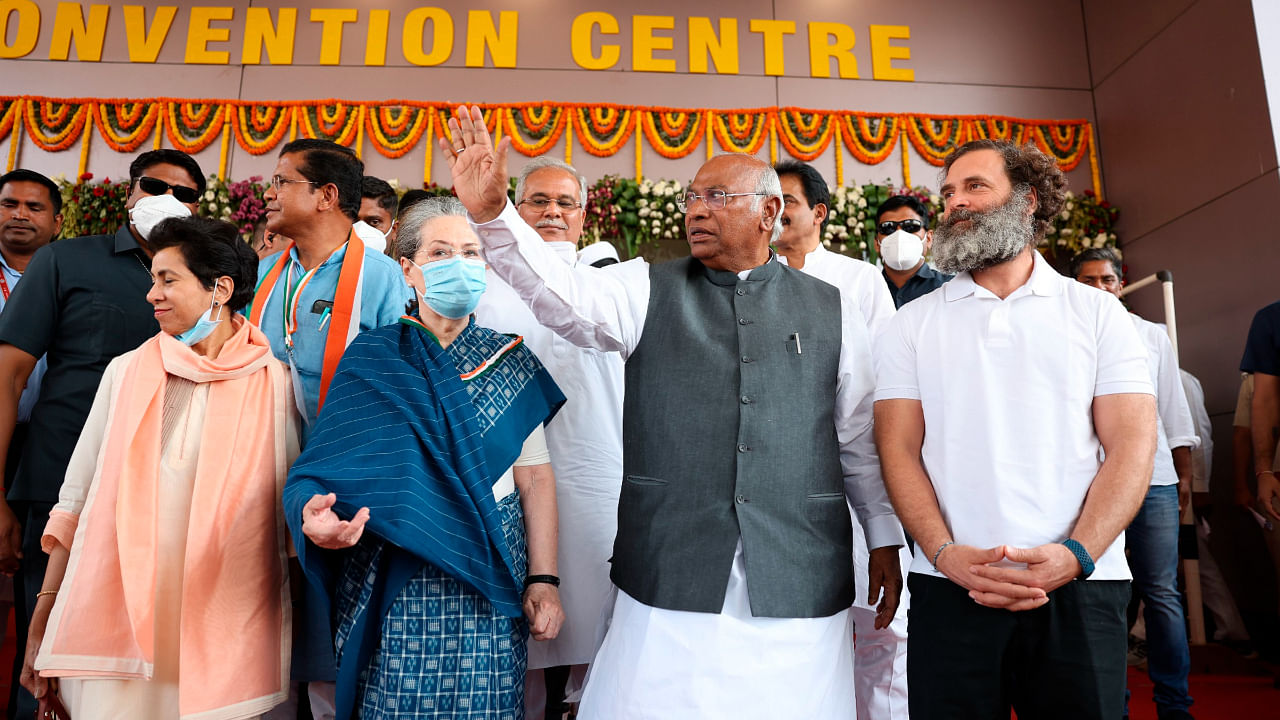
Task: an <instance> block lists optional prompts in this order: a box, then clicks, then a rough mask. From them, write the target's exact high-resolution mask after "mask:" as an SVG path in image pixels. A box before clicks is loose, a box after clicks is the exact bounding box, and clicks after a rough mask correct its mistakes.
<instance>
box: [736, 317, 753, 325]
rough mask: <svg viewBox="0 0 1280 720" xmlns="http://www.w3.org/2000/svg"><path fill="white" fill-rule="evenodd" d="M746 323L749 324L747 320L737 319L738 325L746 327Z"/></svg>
mask: <svg viewBox="0 0 1280 720" xmlns="http://www.w3.org/2000/svg"><path fill="white" fill-rule="evenodd" d="M748 322H750V321H749V320H747V319H746V318H738V324H739V325H746V324H747V323H748Z"/></svg>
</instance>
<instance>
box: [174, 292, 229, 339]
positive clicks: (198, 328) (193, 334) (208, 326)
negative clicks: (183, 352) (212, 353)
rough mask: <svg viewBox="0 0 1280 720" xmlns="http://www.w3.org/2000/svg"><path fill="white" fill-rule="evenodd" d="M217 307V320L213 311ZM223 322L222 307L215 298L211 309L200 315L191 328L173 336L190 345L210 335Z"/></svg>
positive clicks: (210, 306)
mask: <svg viewBox="0 0 1280 720" xmlns="http://www.w3.org/2000/svg"><path fill="white" fill-rule="evenodd" d="M215 309H216V310H217V311H218V319H217V320H214V319H213V311H214V310H215ZM221 322H222V309H221V308H219V307H218V301H217V300H214V301H213V303H212V304H210V305H209V309H208V310H205V311H204V314H203V315H201V316H200V319H199V320H197V321H196V324H195V325H192V326H191V329H190V330H187V331H186V332H184V333H179V334H177V335H174V336H173V337H174V338H175V339H177V340H178V342H180V343H182V344H184V345H186V346H187V347H190V346H192V345H195V344H196V343H198V342H200V341H201V340H203V339H205V338H207V337H209V335H210V334H212V333H213V331H214V330H216V329H217V327H218V324H219V323H221Z"/></svg>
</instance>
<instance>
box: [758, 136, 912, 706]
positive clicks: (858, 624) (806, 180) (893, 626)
mask: <svg viewBox="0 0 1280 720" xmlns="http://www.w3.org/2000/svg"><path fill="white" fill-rule="evenodd" d="M774 170H775V171H776V172H777V173H778V180H779V181H780V182H781V183H782V235H781V236H780V237H779V238H778V241H777V242H776V243H775V244H774V246H775V247H776V248H777V251H778V261H779V262H781V263H783V264H784V265H787V266H789V267H792V268H795V269H796V270H799V271H801V272H803V273H805V274H806V275H812V276H814V277H816V278H818V279H819V280H823V281H825V282H827V283H829V284H831V285H834V286H836V288H837V289H838V290H840V292H841V294H843V295H846V296H848V297H849V299H850V300H852V301H853V303H854V304H855V305H857V306H858V309H859V310H861V311H862V314H863V316H865V317H866V318H867V323H868V326H869V328H868V329H871V330H872V334H873V336H874V334H875V333H876V332H877V331H879V330H880V329H882V328H883V327H884V324H885V323H886V322H888V320H889V318H891V317H893V314H894V307H893V298H892V296H891V295H890V293H889V290H888V286H886V285H885V283H884V282H883V281H881V279H880V277H879V273H877V272H876V269H875V268H874V267H873V266H871V265H870V264H868V263H865V262H863V261H861V260H858V259H856V258H851V257H848V256H846V255H840V254H838V253H833V252H830V251H828V250H827V249H826V248H824V247H823V246H822V242H821V239H822V231H823V228H825V227H826V225H827V214H828V210H829V208H830V205H831V192H830V190H829V189H828V188H827V181H826V180H824V179H823V178H822V175H821V174H819V173H818V171H817V170H815V169H814V168H813V166H812V165H808V164H805V163H802V162H796V161H794V160H790V161H787V162H782V163H779V164H777V165H775V166H774ZM851 519H852V521H853V538H854V556H853V566H854V574H853V578H854V583H855V584H857V583H858V579H859V578H861V577H865V576H866V569H867V568H868V566H869V563H884V562H892V563H898V564H899V567H900V572H902V573H903V574H904V575H905V574H906V572H907V569H908V568H910V567H911V553H910V552H908V551H907V549H906V548H905V547H902V548H898V549H896V550H895V549H893V548H880V549H879V550H876V551H874V552H871V553H868V552H867V548H866V545H865V544H863V543H860V542H859V535H860V533H861V531H862V528H861V527H860V526H859V525H858V518H857V516H856V515H852V516H851ZM862 590H863V588H861V587H859V591H860V592H857V593H856V594H855V600H854V604H853V609H852V610H851V611H850V613H851V614H852V616H853V627H854V632H855V633H856V642H855V644H854V650H853V673H854V682H855V684H856V687H857V696H858V720H907V717H908V715H907V611H908V610H909V608H910V592H908V591H907V590H906V589H905V588H904V589H903V591H902V598H901V601H900V602H899V609H898V612H897V613H896V614H894V616H893V620H892V621H891V622H886V621H884V620H882V619H880V618H878V617H877V615H878V612H877V610H878V609H880V608H878V607H877V605H878V604H879V600H878V598H869V597H867V594H866V592H864V591H862Z"/></svg>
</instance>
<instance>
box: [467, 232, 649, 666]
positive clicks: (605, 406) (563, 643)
mask: <svg viewBox="0 0 1280 720" xmlns="http://www.w3.org/2000/svg"><path fill="white" fill-rule="evenodd" d="M548 245H551V246H558V245H563V246H565V247H567V248H568V250H569V252H568V253H567V254H566V255H565V256H563V257H562V259H564V260H566V261H568V264H570V265H575V264H577V258H576V254H575V253H574V252H573V246H572V245H571V244H569V243H548ZM553 249H555V250H557V251H559V250H560V248H553ZM590 271H593V272H607V271H603V270H597V269H595V268H591V269H590ZM487 281H488V286H487V287H486V289H485V292H484V295H483V296H482V297H481V299H480V305H479V307H477V308H476V322H478V323H479V324H481V325H483V326H485V327H487V328H492V329H494V330H497V331H499V332H506V333H517V334H519V335H522V336H524V341H525V345H527V346H528V347H529V349H530V350H532V351H533V353H534V354H535V355H537V356H538V359H539V360H541V361H542V364H543V365H544V366H546V368H547V371H548V372H550V373H551V377H552V378H554V379H555V381H556V384H557V385H559V386H560V390H561V391H563V392H564V394H565V398H566V402H565V404H564V406H563V407H561V408H560V412H558V413H556V416H555V418H553V419H552V420H551V422H550V423H548V424H547V429H546V437H547V447H548V448H549V449H550V451H551V469H552V470H553V471H554V472H555V475H556V505H557V511H558V515H559V522H560V535H559V542H558V543H557V547H558V557H557V564H558V566H559V572H560V578H561V584H560V602H561V605H562V606H563V607H564V613H565V623H564V626H563V627H562V628H561V629H560V634H559V636H558V637H556V639H555V640H548V641H538V640H530V641H529V669H530V670H537V669H541V668H548V667H555V666H558V665H583V664H586V663H588V662H590V661H591V657H592V655H594V654H595V651H596V644H597V643H598V641H599V635H600V624H601V620H602V618H603V617H604V614H605V605H606V603H607V601H608V600H609V597H610V590H611V588H612V586H611V584H610V582H609V557H610V556H611V555H612V554H613V538H614V536H615V535H616V534H617V532H618V493H619V492H620V491H621V485H622V392H623V390H622V384H623V383H622V380H623V367H622V358H621V357H620V356H619V355H618V354H617V353H607V352H601V351H599V350H591V349H587V348H580V347H578V346H577V345H574V344H573V343H570V342H569V341H567V340H565V339H564V338H561V337H560V336H558V335H556V334H555V333H553V332H551V331H550V330H548V329H547V328H545V327H543V326H541V325H539V324H538V321H537V319H536V318H534V316H533V313H532V312H530V311H529V308H528V306H526V305H525V304H524V301H523V300H521V299H520V296H519V295H517V294H516V293H515V291H514V290H512V289H511V286H510V285H507V284H506V283H505V282H503V281H502V279H501V278H499V277H498V276H497V275H496V274H494V273H493V271H492V270H491V271H489V276H488V280H487Z"/></svg>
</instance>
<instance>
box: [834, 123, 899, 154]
mask: <svg viewBox="0 0 1280 720" xmlns="http://www.w3.org/2000/svg"><path fill="white" fill-rule="evenodd" d="M899 128H900V122H899V118H898V116H896V115H868V114H865V113H845V114H842V115H841V116H840V130H841V132H840V134H841V136H842V137H844V144H845V147H847V148H849V154H851V155H853V156H854V157H855V158H857V160H858V162H860V163H862V164H863V165H879V164H880V163H882V162H884V161H885V160H887V159H888V158H889V156H890V155H892V154H893V148H894V147H895V146H896V145H897V144H898V136H899V134H900V130H899Z"/></svg>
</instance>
